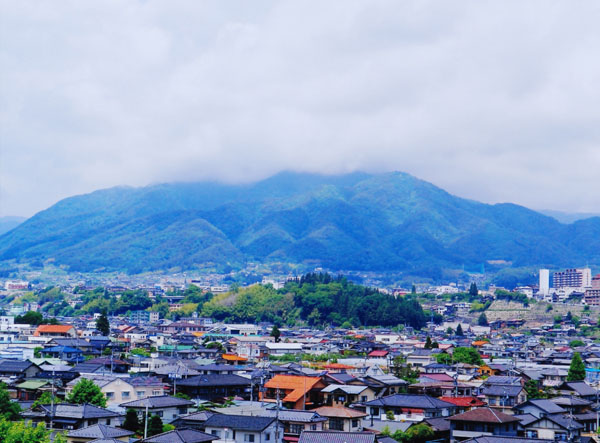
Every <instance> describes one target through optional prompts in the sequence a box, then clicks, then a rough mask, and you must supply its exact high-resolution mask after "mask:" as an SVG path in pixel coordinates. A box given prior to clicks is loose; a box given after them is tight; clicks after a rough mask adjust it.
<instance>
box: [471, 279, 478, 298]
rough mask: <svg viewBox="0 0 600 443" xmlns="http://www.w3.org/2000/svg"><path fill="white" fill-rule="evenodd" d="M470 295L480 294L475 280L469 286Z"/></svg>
mask: <svg viewBox="0 0 600 443" xmlns="http://www.w3.org/2000/svg"><path fill="white" fill-rule="evenodd" d="M469 295H472V296H474V297H477V295H479V290H478V289H477V285H476V284H475V282H473V283H471V286H470V287H469Z"/></svg>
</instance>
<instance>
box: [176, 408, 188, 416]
mask: <svg viewBox="0 0 600 443" xmlns="http://www.w3.org/2000/svg"><path fill="white" fill-rule="evenodd" d="M177 412H178V413H179V414H180V415H185V414H187V413H188V408H187V406H183V407H181V408H178V409H177Z"/></svg>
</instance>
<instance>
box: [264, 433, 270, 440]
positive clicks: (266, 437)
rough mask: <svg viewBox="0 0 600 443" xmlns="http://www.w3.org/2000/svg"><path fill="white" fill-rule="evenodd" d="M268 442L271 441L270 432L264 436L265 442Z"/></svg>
mask: <svg viewBox="0 0 600 443" xmlns="http://www.w3.org/2000/svg"><path fill="white" fill-rule="evenodd" d="M270 440H271V433H270V432H267V433H266V434H265V441H270Z"/></svg>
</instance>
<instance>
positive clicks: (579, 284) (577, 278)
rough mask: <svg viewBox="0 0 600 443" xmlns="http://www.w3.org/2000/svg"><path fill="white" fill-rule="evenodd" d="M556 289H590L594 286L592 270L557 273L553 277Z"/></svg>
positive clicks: (572, 270) (570, 270)
mask: <svg viewBox="0 0 600 443" xmlns="http://www.w3.org/2000/svg"><path fill="white" fill-rule="evenodd" d="M552 282H553V284H554V288H555V289H560V288H581V289H582V290H583V289H585V288H589V287H591V286H592V270H591V269H590V268H582V269H566V270H564V271H561V272H555V273H554V275H553V276H552Z"/></svg>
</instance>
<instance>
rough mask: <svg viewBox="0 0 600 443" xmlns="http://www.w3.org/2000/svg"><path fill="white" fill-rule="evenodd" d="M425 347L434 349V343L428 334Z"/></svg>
mask: <svg viewBox="0 0 600 443" xmlns="http://www.w3.org/2000/svg"><path fill="white" fill-rule="evenodd" d="M424 347H425V349H432V348H433V344H432V343H431V337H430V336H429V335H428V336H427V340H425V346H424Z"/></svg>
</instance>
